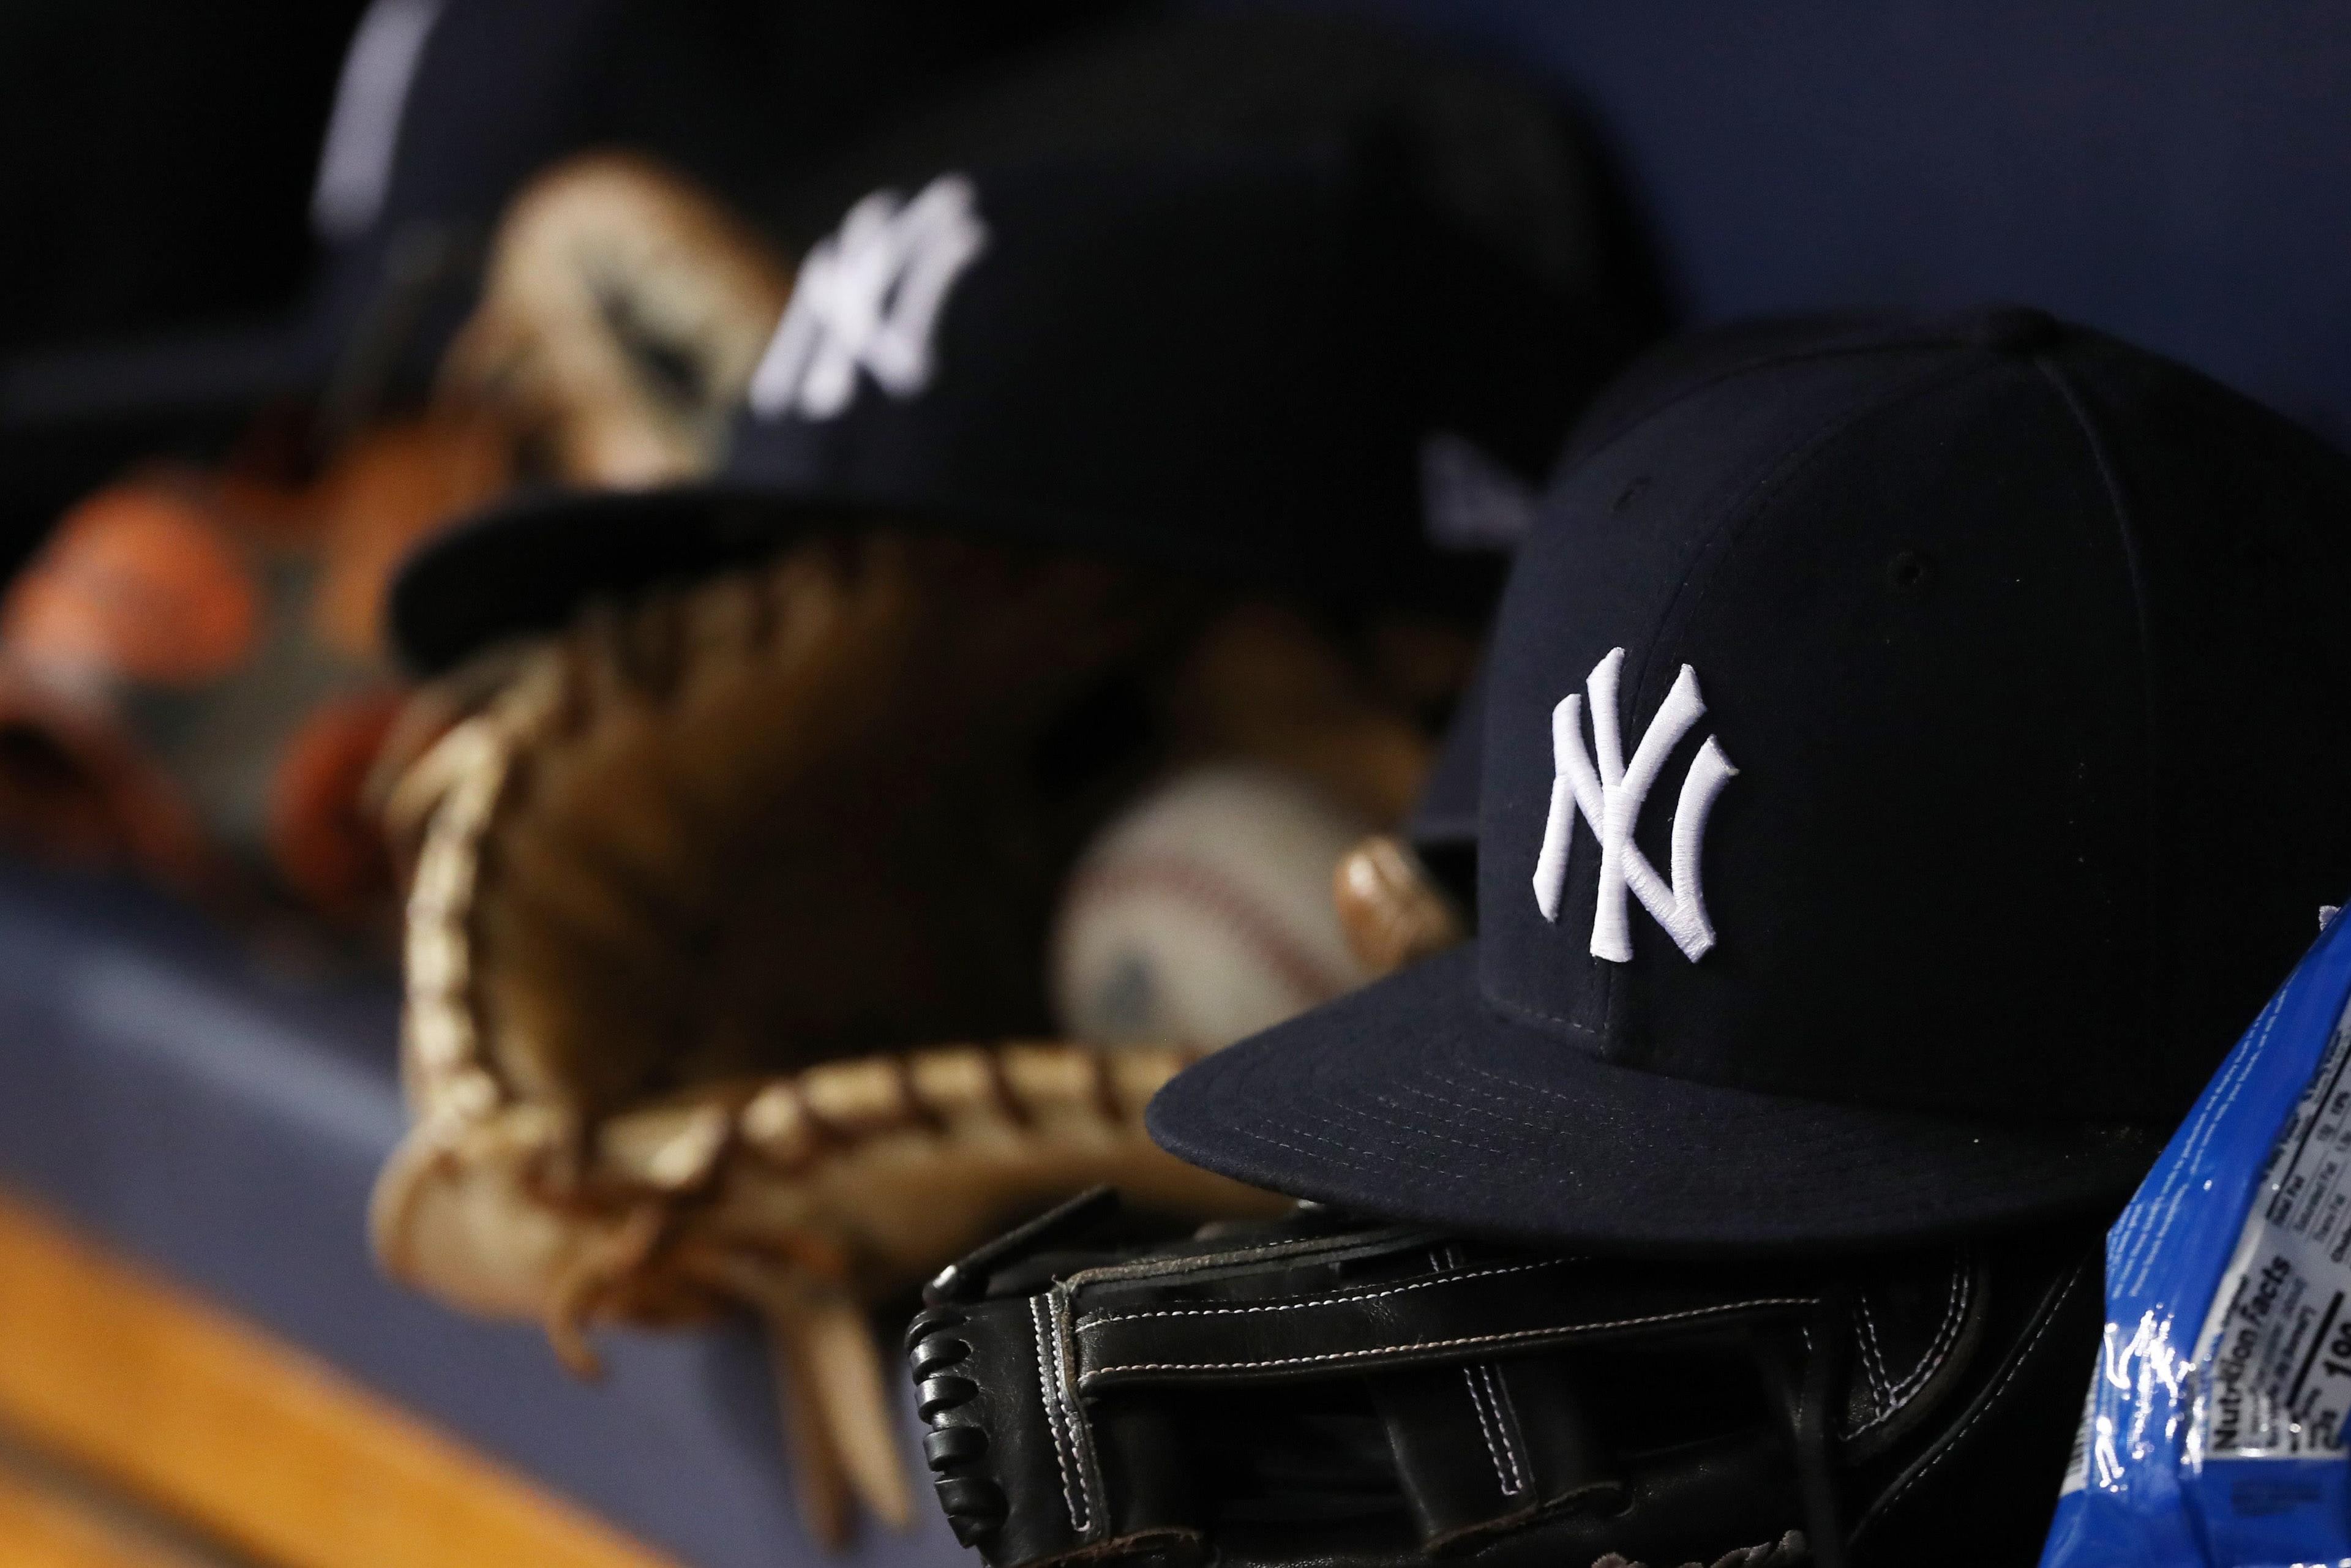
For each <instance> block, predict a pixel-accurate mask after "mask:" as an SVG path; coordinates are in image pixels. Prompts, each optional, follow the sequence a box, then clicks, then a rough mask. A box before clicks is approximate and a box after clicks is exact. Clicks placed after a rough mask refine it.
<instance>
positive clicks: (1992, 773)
mask: <svg viewBox="0 0 2351 1568" xmlns="http://www.w3.org/2000/svg"><path fill="white" fill-rule="evenodd" d="M1592 418H1593V419H1599V420H1601V421H1603V422H1604V428H1599V429H1596V430H1595V429H1593V425H1592V423H1591V421H1590V420H1587V422H1586V425H1585V429H1586V431H1587V432H1590V434H1589V436H1588V438H1586V437H1584V436H1580V437H1579V438H1578V448H1579V451H1578V455H1577V457H1576V459H1575V461H1574V463H1573V466H1572V467H1571V468H1570V469H1569V471H1568V473H1567V475H1566V476H1565V478H1564V480H1563V481H1562V484H1561V485H1560V486H1558V487H1557V488H1556V489H1555V490H1554V491H1553V492H1552V495H1551V497H1550V498H1549V501H1548V503H1547V505H1546V507H1545V509H1544V513H1543V516H1542V517H1541V520H1540V522H1539V523H1538V525H1537V527H1536V529H1535V531H1534V533H1533V535H1532V536H1531V538H1530V539H1529V541H1528V542H1527V543H1526V544H1525V545H1524V546H1523V547H1522V548H1521V549H1520V553H1519V555H1518V558H1517V560H1516V562H1515V564H1514V566H1513V568H1512V572H1511V579H1510V584H1509V587H1508V589H1507V591H1506V592H1505V595H1504V600H1503V605H1502V609H1501V612H1500V614H1499V622H1498V624H1497V628H1496V631H1495V633H1494V637H1493V641H1492V644H1491V647H1490V649H1489V655H1488V666H1487V672H1486V677H1485V698H1484V702H1483V705H1482V714H1483V718H1482V737H1481V739H1482V747H1481V757H1480V765H1479V773H1480V775H1481V777H1480V779H1479V781H1478V784H1477V786H1476V793H1477V795H1478V798H1479V813H1478V818H1479V825H1478V871H1477V876H1478V903H1479V935H1478V936H1477V938H1476V940H1475V941H1474V942H1473V943H1472V944H1470V945H1469V946H1467V947H1464V948H1461V949H1457V950H1456V951H1454V952H1453V953H1450V954H1447V955H1445V956H1439V957H1437V958H1435V959H1433V960H1430V961H1428V962H1426V963H1425V964H1422V965H1420V966H1417V967H1414V968H1412V969H1409V970H1406V971H1405V972H1404V973H1402V974H1400V975H1397V976H1395V977H1391V978H1389V979H1386V980H1384V981H1382V982H1379V983H1377V984H1375V985H1374V986H1372V987H1370V988H1366V989H1364V990H1363V991H1359V992H1357V993H1355V994H1353V995H1352V996H1350V997H1347V998H1342V999H1340V1000H1339V1001H1337V1002H1335V1003H1332V1004H1331V1005H1329V1006H1326V1007H1324V1008H1322V1009H1317V1010H1315V1011H1313V1012H1311V1013H1309V1014H1306V1015H1304V1016H1303V1017H1301V1018H1300V1019H1296V1020H1293V1021H1292V1022H1290V1023H1289V1024H1286V1025H1283V1026H1281V1027H1280V1028H1277V1029H1275V1030H1270V1031H1269V1032H1268V1033H1265V1034H1262V1035H1259V1036H1258V1037H1256V1038H1255V1039H1253V1040H1246V1041H1243V1042H1242V1043H1240V1044H1238V1045H1236V1046H1233V1047H1231V1048H1229V1049H1228V1050H1227V1051H1222V1052H1219V1053H1218V1054H1217V1055H1216V1056H1213V1057H1211V1058H1209V1059H1207V1061H1203V1062H1201V1063H1200V1064H1198V1065H1196V1067H1194V1068H1192V1069H1190V1070H1189V1071H1186V1072H1185V1073H1183V1074H1182V1075H1180V1076H1179V1077H1177V1078H1176V1079H1175V1081H1174V1082H1171V1083H1170V1084H1169V1086H1168V1087H1167V1088H1166V1089H1165V1090H1164V1091H1163V1092H1161V1093H1160V1095H1159V1096H1158V1098H1157V1099H1156V1100H1155V1102H1154V1103H1153V1105H1152V1108H1151V1112H1150V1125H1151V1129H1152V1131H1153V1134H1154V1135H1155V1137H1157V1138H1158V1140H1159V1141H1160V1142H1161V1144H1163V1145H1165V1147H1167V1148H1168V1149H1169V1150H1171V1151H1172V1152H1174V1153H1175V1154H1177V1155H1181V1156H1182V1157H1184V1158H1186V1159H1189V1160H1192V1161H1195V1162H1196V1163H1198V1164H1200V1165H1203V1166H1207V1167H1209V1168H1210V1169H1213V1170H1217V1171H1220V1172H1223V1173H1225V1174H1227V1175H1229V1176H1236V1177H1238V1178H1240V1179H1242V1180H1244V1181H1248V1182H1251V1183H1254V1184H1257V1185H1259V1186H1267V1187H1270V1188H1273V1189H1276V1190H1279V1191H1283V1192H1288V1193H1292V1194H1295V1195H1298V1196H1301V1197H1311V1198H1315V1199H1320V1200H1323V1201H1326V1202H1332V1203H1336V1204H1341V1205H1344V1206H1348V1207H1356V1208H1361V1209H1365V1210H1370V1211H1373V1212H1375V1213H1382V1214H1388V1215H1394V1216H1397V1217H1401V1218H1412V1219H1418V1220H1425V1221H1430V1222H1435V1223H1440V1224H1445V1225H1448V1226H1457V1227H1466V1228H1473V1229H1481V1230H1487V1231H1492V1232H1497V1233H1503V1234H1512V1235H1519V1236H1525V1237H1539V1238H1541V1239H1547V1240H1552V1241H1564V1242H1568V1243H1573V1244H1584V1245H1594V1246H1607V1247H1612V1248H1623V1249H1652V1250H1708V1249H1789V1248H1803V1247H1834V1246H1844V1245H1865V1244H1886V1243H1892V1242H1897V1241H1907V1240H1910V1239H1923V1238H1927V1237H1930V1236H1936V1235H1942V1234H1948V1233H1954V1232H1959V1231H1964V1230H1968V1229H1970V1228H1982V1227H1990V1226H1995V1225H2000V1224H2003V1223H2010V1222H2018V1221H2022V1220H2026V1219H2029V1218H2034V1217H2038V1216H2041V1215H2044V1214H2050V1213H2053V1212H2056V1211H2060V1210H2064V1209H2067V1208H2078V1207H2085V1206H2095V1205H2100V1204H2105V1203H2112V1202H2116V1201H2118V1200H2119V1199H2120V1198H2121V1197H2122V1196H2123V1195H2125V1194H2126V1192H2127V1191H2128V1190H2129V1189H2130V1187H2131V1186H2133V1184H2135V1183H2136V1182H2137V1179H2138V1178H2139V1176H2141V1174H2142V1173H2143V1172H2144V1170H2145V1168H2146V1166H2147V1162H2148V1161H2149V1160H2151V1159H2152V1157H2153V1155H2154V1154H2155V1152H2156V1151H2157V1149H2158V1147H2159V1146H2160V1145H2161V1143H2162V1141H2163V1139H2164V1138H2165V1137H2166V1136H2167V1135H2168V1133H2169V1131H2170V1130H2171V1128H2172V1126H2173V1125H2174V1124H2175V1123H2176V1122H2177V1120H2178V1118H2179V1116H2180V1115H2181V1114H2182V1113H2184V1112H2185V1110H2186V1109H2187V1107H2188V1105H2189V1103H2190V1102H2191V1100H2192V1099H2193V1097H2194V1095H2195V1094H2196V1092H2198V1090H2199V1088H2200V1087H2201V1086H2202V1084H2203V1082H2205V1080H2206V1079H2207V1077H2208V1076H2209V1074H2210V1072H2211V1071H2212V1070H2213V1068H2214V1067H2215V1066H2216V1065H2217V1064H2218V1062H2219V1061H2220V1058H2221V1056H2222V1055H2223V1054H2224V1052H2225V1051H2226V1050H2227V1048H2228V1046H2229V1044H2230V1043H2231V1041H2232V1040H2234V1039H2235V1037H2236V1036H2237V1034H2238V1033H2239V1032H2240V1031H2241V1030H2242V1028H2243V1027H2244V1025H2245V1024H2246V1022H2247V1021H2248V1020H2249V1019H2251V1018H2252V1016H2253V1014H2254V1013H2255V1011H2256V1010H2257V1009H2258V1008H2259V1006H2260V1004H2261V1001H2262V997H2263V996H2264V995H2265V994H2266V992H2267V991H2268V989H2269V988H2270V987H2271V986H2273V984H2274V983H2275V981H2276V980H2277V978H2278V977H2279V976H2281V975H2282V974H2283V973H2284V972H2285V970H2286V968H2287V967H2289V966H2290V965H2291V963H2292V962H2293V960H2294V956H2295V955H2296V954H2297V953H2298V952H2299V951H2300V950H2301V949H2302V947H2303V946H2304V945H2305V944H2306V942H2307V941H2308V939H2309V936H2310V933H2311V930H2312V920H2313V916H2314V912H2315V911H2316V909H2317V907H2318V906H2319V904H2321V903H2329V904H2334V903H2340V902H2341V900H2342V894H2343V890H2344V888H2345V886H2346V883H2351V813H2346V812H2345V811H2344V810H2342V809H2341V800H2340V796H2341V789H2342V780H2343V779H2346V777H2351V727H2346V726H2343V725H2341V724H2338V723H2334V722H2332V721H2331V719H2330V717H2329V716H2331V715H2332V714H2334V713H2335V712H2336V711H2337V710H2338V709H2339V708H2340V706H2341V705H2342V701H2343V695H2344V694H2345V693H2346V691H2351V641H2346V639H2345V638H2344V637H2343V635H2342V634H2341V628H2340V624H2339V616H2340V606H2341V605H2342V604H2343V603H2344V602H2346V595H2351V529H2346V527H2345V523H2344V520H2345V518H2346V517H2351V464H2346V460H2345V459H2344V458H2343V457H2342V456H2341V455H2338V454H2336V453H2335V452H2334V451H2333V450H2332V449H2331V448H2328V447H2326V446H2325V445H2323V444H2321V443H2319V442H2318V441H2317V440H2316V439H2314V437H2312V436H2310V435H2309V434H2306V433H2304V431H2302V430H2300V429H2299V428H2297V427H2295V426H2294V425H2292V424H2291V423H2288V422H2286V421H2285V420H2283V419H2282V418H2280V417H2278V416H2276V415H2274V414H2273V413H2270V412H2268V411H2266V410H2264V409H2262V408H2261V407H2259V406H2257V405H2255V404H2253V403H2252V402H2248V401H2247V400H2245V399H2243V398H2241V397H2240V396H2237V395H2236V394H2234V393H2231V392H2228V391H2227V390H2225V389H2223V388H2221V387H2220V386H2219V385H2217V384H2215V383H2213V382H2210V381H2208V380H2206V379H2204V378H2203V377H2201V376H2199V375H2198V374H2196V373H2195V372H2193V371H2189V370H2187V369H2185V368H2183V367H2181V366H2179V365H2177V364H2174V363H2172V362H2169V361H2165V360H2161V359H2158V358H2157V357H2155V356H2153V355H2150V354H2147V353H2144V352H2142V351H2139V350H2136V349H2133V348H2131V347H2129V346H2127V345H2126V344H2123V343H2121V342H2118V341H2116V340H2113V339H2110V338H2106V337H2103V336H2100V335H2098V334H2096V333H2094V332H2090V331H2087V330H2084V329H2076V328H2074V327H2070V326H2066V325H2063V324H2060V323H2058V322H2055V321H2053V320H2052V319H2049V318H2047V317H2046V316H2043V315H2041V314H2039V313H2037V312H2033V311H2030V310H2024V309H2017V308H2006V309H1998V310H1991V311H1987V312H1982V313H1979V314H1976V315H1973V316H1970V317H1969V318H1966V319H1958V320H1934V321H1907V320H1852V319H1847V320H1840V321H1813V322H1803V323H1777V324H1773V325H1771V326H1770V327H1769V328H1765V329H1741V330H1739V331H1736V332H1732V333H1729V334H1727V335H1724V336H1722V337H1719V338H1716V339H1713V340H1708V341H1706V342H1702V343H1698V344H1694V345H1689V346H1685V347H1682V348H1679V349H1677V350H1673V351H1672V352H1671V353H1670V354H1668V355H1667V356H1665V357H1664V358H1663V359H1661V360H1658V361H1650V362H1648V363H1646V364H1644V365H1642V366H1640V367H1636V368H1635V371H1632V372H1631V373H1630V375H1629V376H1628V377H1627V378H1626V380H1625V382H1620V383H1619V385H1618V387H1617V388H1616V389H1615V390H1614V391H1612V392H1610V393H1608V394H1605V395H1604V397H1603V399H1602V400H1601V402H1600V403H1599V405H1597V406H1596V407H1595V409H1594V411H1593V416H1592Z"/></svg>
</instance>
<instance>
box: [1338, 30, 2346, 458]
mask: <svg viewBox="0 0 2351 1568" xmlns="http://www.w3.org/2000/svg"><path fill="white" fill-rule="evenodd" d="M1376 4H1377V5H1378V6H1379V8H1380V9H1383V10H1384V11H1386V12H1388V13H1390V14H1392V15H1393V16H1396V17H1397V18H1399V19H1401V20H1404V21H1406V22H1409V23H1410V24H1412V25H1414V26H1420V27H1424V28H1426V29H1428V30H1430V31H1432V32H1438V33H1442V34H1445V35H1447V36H1449V37H1454V38H1457V39H1459V40H1461V41H1463V42H1464V43H1466V44H1468V46H1470V47H1472V48H1474V49H1476V50H1478V51H1479V52H1480V53H1483V54H1485V55H1487V56H1489V57H1493V58H1496V59H1499V60H1501V61H1504V62H1506V63H1509V64H1511V65H1514V66H1517V67H1520V68H1525V69H1527V70H1530V71H1533V72H1538V73H1541V75H1542V76H1544V77H1546V78H1549V79H1551V80H1552V81H1554V82H1556V83H1558V84H1560V85H1561V86H1562V87H1564V88H1565V89H1568V90H1569V91H1570V92H1571V93H1572V95H1573V97H1574V98H1575V99H1578V100H1580V102H1581V103H1582V104H1583V107H1584V108H1585V109H1586V110H1587V111H1588V112H1589V114H1590V115H1591V117H1592V119H1593V120H1594V121H1595V122H1596V124H1597V126H1598V128H1599V130H1600V131H1601V133H1602V135H1603V138H1604V141H1605V142H1606V143H1607V144H1608V146H1609V148H1610V150H1611V151H1612V152H1613V153H1614V156H1615V158H1616V161H1617V162H1619V163H1620V164H1621V166H1622V169H1623V172H1624V173H1625V176H1626V178H1627V180H1628V183H1630V185H1631V187H1632V194H1633V196H1634V198H1635V202H1636V204H1637V205H1638V206H1639V208H1640V210H1641V212H1642V214H1643V215H1644V217H1645V219H1646V221H1647V223H1648V225H1649V226H1650V227H1651V228H1652V229H1653V230H1654V232H1655V237H1656V246H1657V249H1658V251H1659V253H1660V255H1661V257H1662V259H1663V261H1664V263H1665V265H1666V269H1667V273H1668V275H1669V277H1670V279H1671V281H1672V284H1673V287H1674V291H1675V294H1676V297H1677V299H1678V301H1679V303H1680V305H1681V306H1682V307H1683V308H1684V310H1685V311H1686V312H1687V315H1688V317H1689V318H1690V319H1693V320H1700V321H1703V320H1715V319H1722V318H1725V317H1729V316H1738V315H1747V314H1753V313H1757V312H1765V311H1784V310H1792V309H1812V308H1847V307H1864V306H1888V307H1892V306H1924V307H1941V306H1965V305H1970V304H1974V303H1978V302H1980V301H1984V300H1989V299H2013V300H2022V301H2027V302H2030V303H2032V304H2037V305H2043V306H2045V307H2047V308H2051V309H2053V310H2055V311H2056V312H2058V313H2059V314H2061V315H2064V316H2069V317H2073V318H2074V319H2079V320H2083V321H2086V322H2089V323H2091V324H2093V325H2095V326H2099V327H2104V328H2106V329H2109V330H2112V331H2115V332H2117V333H2120V334H2122V335H2123V336H2125V337H2127V338H2130V339H2132V340H2136V341H2137V342H2141V343H2144V344H2146V345H2147V346H2148V347H2150V348H2154V349H2158V350H2162V351H2164V352H2166V353H2169V354H2173V355H2176V356H2178V357H2179V358H2180V359H2183V360H2185V361H2188V362H2189V363H2190V364H2193V365H2195V366H2197V367H2198V368H2199V369H2200V370H2203V371H2206V372H2207V373H2209V374H2211V375H2213V376H2216V377H2218V378H2220V380H2222V381H2225V382H2229V383H2231V385H2234V386H2236V387H2238V388H2239V389H2241V390H2242V391H2245V392H2251V393H2252V394H2253V395H2254V396H2256V397H2259V398H2262V399H2263V400H2264V401H2266V402H2270V403H2271V404H2273V406H2275V407H2277V408H2279V409H2280V410H2282V411H2283V412H2284V413H2289V414H2292V415H2294V417H2296V418H2298V419H2302V420H2304V421H2305V422H2307V423H2311V424H2313V425H2314V426H2315V427H2317V428H2319V429H2321V430H2322V431H2323V432H2325V434H2328V435H2329V436H2331V437H2332V438H2333V439H2335V441H2336V442H2338V443H2341V444H2351V287H2346V277H2351V108H2346V102H2351V99H2346V94H2351V88H2346V83H2351V7H2346V6H2343V5H2333V4H2328V3H2325V0H2271V3H2268V4H2263V5H2242V4H2240V3H2237V0H2162V3H2160V4H2157V5H2065V4H2059V5H2051V4H2048V3H2046V0H1879V3H1877V4H1874V5H1855V4H1851V3H1849V0H1779V3H1777V4H1772V5H1727V4H1722V3H1720V0H1587V3H1583V4H1574V5H1563V4H1561V3H1560V0H1376ZM1338 8H1340V9H1353V8H1356V7H1353V6H1341V7H1338Z"/></svg>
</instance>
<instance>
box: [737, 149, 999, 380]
mask: <svg viewBox="0 0 2351 1568" xmlns="http://www.w3.org/2000/svg"><path fill="white" fill-rule="evenodd" d="M976 196H977V193H975V192H974V191H973V189H972V184H971V182H970V181H969V180H967V179H965V178H964V177H963V176H962V175H960V174H942V175H941V176H939V177H938V178H937V179H935V180H934V181H932V182H931V183H929V184H928V185H925V186H924V187H923V189H922V192H921V193H919V194H917V195H916V196H915V197H914V200H913V201H911V202H906V203H904V204H901V203H900V201H899V199H898V197H897V194H896V193H894V192H890V191H876V192H874V193H872V195H870V196H868V197H866V198H865V199H864V200H863V201H862V202H860V203H858V204H856V205H855V206H853V207H852V208H850V209H849V215H848V216H847V217H845V218H843V219H842V220H841V227H840V228H839V229H837V230H835V231H834V232H833V233H832V234H831V235H828V236H826V237H825V238H824V239H822V240H820V241H819V242H818V243H817V246H816V247H815V248H814V249H813V250H811V251H810V252H809V255H808V259H807V260H806V261H805V262H803V263H801V265H800V272H799V280H798V281H797V282H795V283H794V284H793V286H792V302H791V304H790V305H789V307H788V308H786V309H785V311H784V319H782V320H781V321H779V322H778V323H777V325H776V335H775V338H774V339H773V340H771V341H770V342H769V343H768V351H767V352H766V353H765V354H764V355H762V356H761V357H760V360H759V368H758V370H756V371H753V372H752V373H751V388H750V402H751V409H752V412H754V413H758V414H759V415H760V416H761V417H763V418H768V419H773V418H775V417H777V416H778V415H779V414H782V413H788V412H789V411H791V410H793V409H795V408H797V409H798V410H799V412H800V413H803V414H805V415H807V416H808V417H809V418H810V419H831V417H832V416H833V415H835V414H837V413H840V412H841V410H843V409H845V408H847V407H848V406H849V404H850V402H851V400H852V399H853V398H854V397H856V395H857V372H858V371H859V370H860V369H862V370H863V371H865V372H866V373H867V374H869V375H871V376H872V378H873V379H874V380H875V381H877V382H881V383H882V388H883V391H884V392H889V393H890V394H892V395H893V396H894V397H902V398H903V397H912V396H914V394H915V393H916V392H921V391H922V390H923V389H924V388H925V386H928V385H929V384H930V380H931V333H932V330H933V329H934V328H935V327H936V325H937V324H938V315H939V308H940V307H941V306H943V305H945V304H946V298H947V290H948V289H950V288H952V287H954V286H955V281H956V278H957V277H960V276H961V275H962V273H963V269H964V268H965V267H969V266H970V265H971V264H972V263H973V262H974V261H976V260H977V259H978V257H979V253H980V252H981V251H983V250H986V249H987V225H986V224H984V223H982V222H980V220H979V213H978V209H977V202H976Z"/></svg>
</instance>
